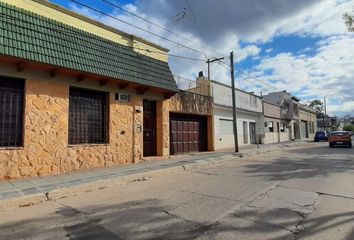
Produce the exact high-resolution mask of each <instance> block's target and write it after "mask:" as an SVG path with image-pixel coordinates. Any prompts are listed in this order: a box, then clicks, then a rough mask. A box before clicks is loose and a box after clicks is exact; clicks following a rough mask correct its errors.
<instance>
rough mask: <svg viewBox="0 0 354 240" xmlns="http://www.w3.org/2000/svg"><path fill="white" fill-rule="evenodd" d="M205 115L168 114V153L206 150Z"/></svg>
mask: <svg viewBox="0 0 354 240" xmlns="http://www.w3.org/2000/svg"><path fill="white" fill-rule="evenodd" d="M207 141H208V137H207V121H206V117H205V116H196V115H185V114H175V113H171V114H170V153H171V154H180V153H188V152H201V151H206V150H207Z"/></svg>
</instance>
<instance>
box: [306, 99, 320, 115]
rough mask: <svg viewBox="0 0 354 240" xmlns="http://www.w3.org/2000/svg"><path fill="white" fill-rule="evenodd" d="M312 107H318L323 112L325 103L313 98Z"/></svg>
mask: <svg viewBox="0 0 354 240" xmlns="http://www.w3.org/2000/svg"><path fill="white" fill-rule="evenodd" d="M309 106H310V107H312V108H313V109H316V110H317V111H319V112H323V103H322V102H321V100H318V99H316V100H312V101H311V102H310V104H309Z"/></svg>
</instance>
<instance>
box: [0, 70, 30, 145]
mask: <svg viewBox="0 0 354 240" xmlns="http://www.w3.org/2000/svg"><path fill="white" fill-rule="evenodd" d="M24 85H25V81H24V80H23V79H16V78H9V77H3V76H0V147H20V146H22V144H23V107H24V103H23V102H24Z"/></svg>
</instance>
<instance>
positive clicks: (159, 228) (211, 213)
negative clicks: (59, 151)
mask: <svg viewBox="0 0 354 240" xmlns="http://www.w3.org/2000/svg"><path fill="white" fill-rule="evenodd" d="M353 182H354V149H349V148H345V147H341V148H333V149H332V148H329V147H328V143H308V144H307V145H304V146H302V147H289V148H285V149H284V150H282V151H276V152H270V153H266V154H260V155H256V156H252V157H247V158H238V159H234V160H231V161H227V162H223V163H218V164H214V165H209V166H205V167H200V168H196V169H191V170H186V171H184V172H179V173H168V172H166V173H164V174H162V175H160V176H155V177H153V178H149V176H146V178H144V179H143V181H133V182H130V183H128V184H124V185H119V186H115V187H110V188H103V189H100V190H97V191H91V192H85V193H82V194H78V195H76V196H71V197H67V198H61V199H56V200H48V201H45V202H42V203H39V204H36V205H32V206H24V207H21V208H14V209H8V210H3V211H1V212H0V239H103V240H107V239H134V240H139V239H252V240H254V239H262V240H264V239H275V240H280V239H321V240H326V239H343V240H353V239H354V187H353Z"/></svg>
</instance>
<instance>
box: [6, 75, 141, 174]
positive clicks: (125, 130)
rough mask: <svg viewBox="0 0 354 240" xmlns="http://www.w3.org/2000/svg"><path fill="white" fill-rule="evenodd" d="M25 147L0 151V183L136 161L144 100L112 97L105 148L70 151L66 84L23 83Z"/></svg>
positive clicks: (85, 148) (138, 158)
mask: <svg viewBox="0 0 354 240" xmlns="http://www.w3.org/2000/svg"><path fill="white" fill-rule="evenodd" d="M25 92H26V97H25V112H24V145H23V147H21V148H7V149H0V178H18V177H29V176H37V175H46V174H57V173H63V172H69V171H74V170H79V169H89V168H95V167H105V166H115V165H120V164H126V163H131V162H137V161H139V160H140V159H141V156H142V146H143V140H142V134H141V133H138V132H136V128H137V126H138V125H139V124H140V125H142V113H137V112H136V111H135V110H136V109H142V97H141V96H132V101H130V102H128V103H122V102H117V101H115V99H114V93H110V108H109V109H110V110H109V111H110V124H109V143H108V144H105V145H77V146H68V108H69V100H68V97H69V85H68V84H64V83H49V82H44V81H36V80H31V79H27V80H26V90H25Z"/></svg>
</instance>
